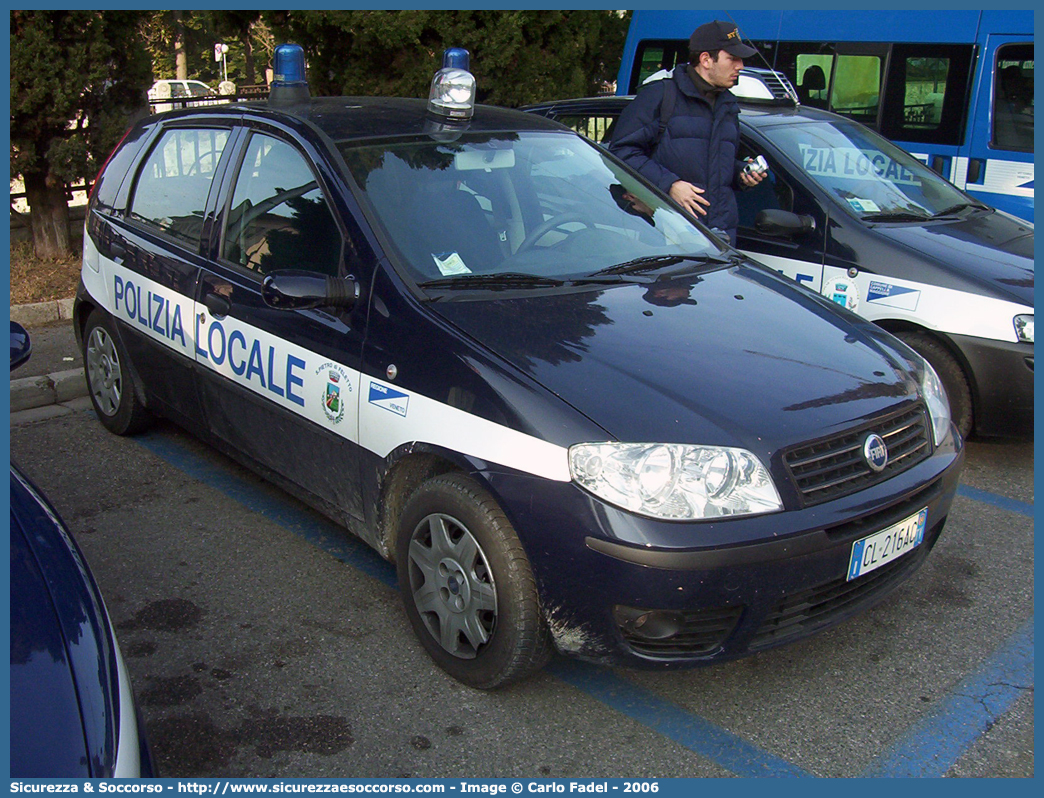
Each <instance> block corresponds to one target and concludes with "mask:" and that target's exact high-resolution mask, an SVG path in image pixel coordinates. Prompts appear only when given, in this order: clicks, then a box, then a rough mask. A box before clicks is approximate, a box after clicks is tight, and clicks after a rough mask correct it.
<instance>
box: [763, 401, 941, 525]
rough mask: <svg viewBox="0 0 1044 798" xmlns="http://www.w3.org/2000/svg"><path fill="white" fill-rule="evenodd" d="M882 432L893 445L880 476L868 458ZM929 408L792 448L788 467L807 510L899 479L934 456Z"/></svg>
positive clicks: (785, 460)
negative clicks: (866, 450) (869, 444)
mask: <svg viewBox="0 0 1044 798" xmlns="http://www.w3.org/2000/svg"><path fill="white" fill-rule="evenodd" d="M871 432H876V433H877V434H878V435H880V436H881V437H882V438H884V441H885V444H887V446H888V463H887V464H886V465H885V467H884V469H883V470H882V471H879V472H875V471H873V470H871V468H870V466H869V465H868V464H867V462H866V460H865V459H864V458H863V443H864V441H865V440H866V436H867V435H869V434H870V433H871ZM928 441H929V426H928V420H927V418H926V416H925V413H924V409H923V408H922V407H921V406H920V405H919V406H917V407H916V408H914V409H913V410H906V411H901V412H899V413H895V414H893V415H891V416H887V417H885V418H883V419H878V420H876V421H874V422H872V423H870V424H867V425H865V426H862V427H860V428H858V429H856V430H850V431H849V432H845V433H843V434H841V435H835V436H833V437H830V438H824V439H822V440H819V441H815V442H813V443H810V444H805V445H803V446H799V447H797V448H794V449H791V450H790V451H788V452H786V453H785V454H784V455H783V462H784V464H785V465H786V467H787V470H788V471H789V473H790V477H791V479H792V480H793V481H794V484H795V486H796V487H797V490H798V493H799V494H800V495H801V499H802V502H803V504H804V506H806V507H808V506H810V505H813V504H820V503H822V502H825V501H830V500H832V499H839V498H841V497H843V496H848V495H850V494H852V493H855V492H856V491H858V490H862V489H863V488H866V487H868V486H870V485H874V484H877V483H878V482H882V481H884V480H886V479H888V478H889V477H892V476H894V475H895V474H898V473H900V472H902V471H905V470H906V469H908V468H910V467H911V466H913V465H916V464H917V463H919V462H920V461H921V460H923V459H924V458H926V457H927V456H928V455H929V454H930V453H931V446H930V445H929V443H928Z"/></svg>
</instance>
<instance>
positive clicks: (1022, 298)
mask: <svg viewBox="0 0 1044 798" xmlns="http://www.w3.org/2000/svg"><path fill="white" fill-rule="evenodd" d="M875 232H877V233H878V234H880V235H882V236H884V237H885V238H887V239H889V240H891V241H893V242H895V243H896V244H899V245H901V246H903V247H905V248H907V249H909V250H911V251H913V252H915V253H917V257H918V258H928V259H930V260H933V261H935V262H937V263H938V264H939V265H940V266H942V267H943V268H942V270H941V271H940V280H941V282H940V281H936V280H933V281H932V282H939V284H940V285H943V286H944V287H946V288H955V289H957V290H964V291H967V290H974V291H977V292H978V293H983V294H986V295H988V296H992V297H995V298H997V299H1004V300H1008V301H1011V302H1018V303H1020V304H1023V305H1028V306H1030V307H1032V306H1033V229H1032V227H1030V226H1028V225H1026V224H1025V223H1024V222H1021V221H1019V220H1017V219H1013V218H1012V217H1010V216H1008V215H1006V214H1003V213H999V212H996V211H992V212H981V211H980V212H976V213H974V214H973V215H972V216H971V217H969V218H967V219H963V220H959V221H952V222H940V223H936V224H926V225H896V226H886V225H881V226H878V227H876V228H875Z"/></svg>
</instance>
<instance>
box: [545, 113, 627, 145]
mask: <svg viewBox="0 0 1044 798" xmlns="http://www.w3.org/2000/svg"><path fill="white" fill-rule="evenodd" d="M555 120H556V121H558V122H561V123H562V124H563V125H568V126H569V127H571V128H572V129H573V130H575V131H576V132H577V133H579V134H580V135H581V136H587V138H589V139H591V141H594V142H597V143H598V144H608V143H609V141H610V140H611V139H612V134H613V126H614V125H615V124H616V117H615V116H607V115H606V114H570V115H569V116H558V117H555Z"/></svg>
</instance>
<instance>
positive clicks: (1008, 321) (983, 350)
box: [524, 69, 1034, 436]
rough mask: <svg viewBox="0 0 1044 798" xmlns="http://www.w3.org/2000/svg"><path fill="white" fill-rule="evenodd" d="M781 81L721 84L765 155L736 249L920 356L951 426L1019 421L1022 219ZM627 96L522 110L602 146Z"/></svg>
mask: <svg viewBox="0 0 1044 798" xmlns="http://www.w3.org/2000/svg"><path fill="white" fill-rule="evenodd" d="M787 87H789V83H788V82H787V81H786V78H785V77H784V76H782V75H780V74H779V73H775V72H770V71H769V70H764V69H745V70H743V72H742V73H741V75H740V81H739V84H738V85H737V86H736V87H735V88H733V89H732V91H733V92H734V93H735V94H737V95H738V96H739V98H740V108H741V112H740V133H741V151H740V156H741V157H755V156H759V155H760V156H763V157H764V158H765V159H766V161H767V162H768V165H769V173H768V177H767V179H766V180H765V181H763V182H762V183H761V184H760V185H759V186H758V187H757V188H755V189H752V190H748V191H741V192H739V193H738V194H737V200H738V202H739V210H740V224H739V231H738V241H736V242H734V243H735V244H736V246H737V247H738V248H739V249H740V250H742V251H743V252H746V253H747V254H749V255H751V256H752V257H754V258H756V259H757V260H758V261H759V262H760V263H764V264H765V265H767V266H771V267H772V268H774V269H776V270H778V271H780V272H782V273H783V274H786V275H787V276H789V277H791V278H793V279H795V280H797V281H798V282H800V283H801V284H802V285H805V286H807V287H808V288H810V289H812V290H813V291H816V292H818V293H821V294H823V295H824V296H826V297H828V298H829V299H831V300H832V301H834V302H837V303H839V304H842V305H844V306H845V307H847V308H848V309H849V310H852V311H854V312H856V313H858V314H859V315H860V316H863V317H865V318H867V319H870V320H871V321H873V322H876V323H877V324H878V325H879V326H881V327H883V328H884V329H886V330H888V331H889V332H891V333H893V334H894V335H896V336H898V337H899V338H901V339H902V340H903V341H904V342H905V343H907V344H908V345H909V346H911V347H912V348H913V349H915V350H916V351H917V352H918V353H920V354H921V355H922V356H924V357H925V358H927V359H928V361H929V362H930V363H931V364H932V366H933V367H934V368H935V370H936V372H937V373H938V375H939V377H940V378H941V379H942V381H943V385H944V386H945V388H946V393H947V395H948V397H949V399H950V408H951V412H952V414H953V418H954V422H955V424H956V425H957V427H958V429H959V430H960V431H961V433H962V434H963V435H965V436H967V435H968V434H970V433H972V432H977V433H979V434H982V435H1011V434H1017V435H1024V434H1026V433H1027V432H1029V431H1030V430H1031V429H1032V426H1033V343H1034V342H1033V286H1034V277H1033V273H1034V267H1033V225H1031V224H1029V223H1027V222H1024V221H1022V220H1021V219H1016V218H1014V217H1012V216H1010V215H1008V214H1006V213H1002V212H1000V211H996V210H994V209H993V208H990V207H987V206H985V205H983V204H982V203H981V202H979V201H978V200H976V199H974V198H973V197H971V196H969V195H968V194H966V193H965V192H963V191H960V190H958V189H957V188H956V187H955V186H953V185H952V184H950V183H948V182H947V181H946V180H944V179H943V178H942V177H940V176H939V175H938V174H936V173H935V172H933V171H932V170H930V169H929V168H928V167H927V166H925V165H924V164H922V163H921V162H920V161H918V160H917V159H915V158H914V157H913V156H911V155H909V154H908V153H906V152H903V151H902V150H900V149H899V148H898V147H896V146H895V145H893V144H891V143H890V142H889V141H887V140H886V139H884V138H883V137H882V136H880V135H878V134H877V133H876V132H874V131H873V130H870V129H869V128H868V127H866V126H865V125H861V124H859V123H858V122H854V121H852V120H850V119H846V118H844V117H841V116H839V115H837V114H833V113H830V112H828V111H823V110H820V109H819V108H816V107H813V106H811V105H808V104H801V105H797V104H796V103H795V102H794V99H792V98H791V97H790V96H788V92H787ZM790 92H791V93H793V89H790ZM796 96H797V95H796V94H794V95H793V97H795V98H796ZM630 101H631V98H630V97H590V98H582V99H575V100H560V101H553V102H546V103H540V104H537V105H533V106H527V107H526V108H525V109H524V110H526V111H528V112H529V113H536V114H540V115H542V116H546V117H548V118H551V119H555V120H558V121H560V122H562V123H564V124H566V125H568V126H570V127H572V128H573V129H575V130H577V131H579V132H581V133H584V134H585V135H588V136H589V137H591V138H593V139H594V140H596V141H599V142H602V143H607V142H608V141H610V140H611V138H612V134H613V127H614V125H615V122H616V119H617V118H618V117H619V116H620V113H621V112H622V111H623V109H624V107H626V105H627V104H628V103H629V102H630Z"/></svg>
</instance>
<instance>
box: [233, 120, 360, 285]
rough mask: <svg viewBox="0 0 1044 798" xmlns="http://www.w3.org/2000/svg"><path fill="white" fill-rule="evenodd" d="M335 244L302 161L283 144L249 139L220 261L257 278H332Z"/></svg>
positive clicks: (333, 226) (337, 235)
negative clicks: (289, 274)
mask: <svg viewBox="0 0 1044 798" xmlns="http://www.w3.org/2000/svg"><path fill="white" fill-rule="evenodd" d="M341 243H342V236H341V232H340V228H338V227H337V223H336V222H335V221H334V217H333V214H332V213H331V212H330V207H329V205H328V204H327V202H326V199H325V198H324V197H323V192H322V191H321V190H320V188H319V184H318V182H317V181H316V179H315V176H314V175H313V174H312V170H311V169H310V168H309V167H308V163H307V162H306V161H305V159H304V157H303V156H302V155H301V154H300V153H299V152H298V151H297V150H295V149H294V148H293V147H291V146H290V145H289V144H287V143H286V142H283V141H280V140H279V139H275V138H272V137H271V136H264V135H261V134H255V135H253V136H252V137H251V138H250V142H249V143H248V145H247V149H246V154H245V156H244V158H243V163H242V165H241V166H240V169H239V176H238V178H237V179H236V188H235V191H234V192H233V194H232V205H231V208H230V210H229V212H228V215H227V221H226V224H225V237H224V257H225V258H226V259H227V260H230V261H232V262H233V263H238V264H239V265H240V266H245V267H246V268H248V269H252V270H253V271H256V272H260V273H261V274H267V273H268V272H270V271H272V270H274V269H304V270H308V271H314V272H321V273H323V274H328V275H330V276H336V275H337V273H338V269H339V266H340V262H341Z"/></svg>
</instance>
